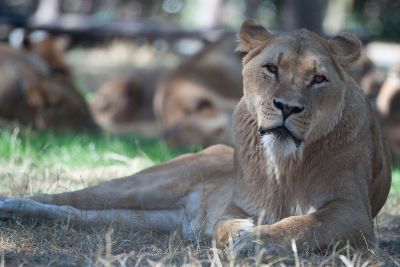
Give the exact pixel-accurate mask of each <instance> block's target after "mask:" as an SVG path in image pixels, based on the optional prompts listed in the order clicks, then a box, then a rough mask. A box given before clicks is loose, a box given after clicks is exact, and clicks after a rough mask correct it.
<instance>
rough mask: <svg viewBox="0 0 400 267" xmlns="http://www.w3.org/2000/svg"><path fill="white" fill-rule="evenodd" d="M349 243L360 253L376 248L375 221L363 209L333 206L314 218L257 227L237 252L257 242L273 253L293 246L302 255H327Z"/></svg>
mask: <svg viewBox="0 0 400 267" xmlns="http://www.w3.org/2000/svg"><path fill="white" fill-rule="evenodd" d="M347 241H349V243H350V244H351V245H353V246H354V247H355V248H357V249H365V248H371V246H372V247H373V245H374V243H375V236H374V232H373V228H372V220H370V219H369V217H368V213H367V212H366V211H365V210H363V209H361V208H360V209H358V210H355V209H351V208H349V207H347V206H345V205H344V204H342V203H334V202H333V203H330V204H328V205H326V206H325V207H323V208H321V209H320V210H318V211H316V212H314V213H311V214H307V215H301V216H291V217H287V218H285V219H283V220H281V221H279V222H277V223H274V224H271V225H259V226H255V227H253V228H251V229H250V230H249V231H247V232H245V233H243V234H242V235H241V236H240V237H239V238H237V240H235V242H234V251H235V253H236V254H238V253H239V254H242V253H241V252H242V251H243V250H245V251H247V250H248V248H249V246H250V247H251V246H252V245H253V244H254V242H259V243H260V244H261V246H262V247H265V249H267V250H271V249H272V250H273V251H276V249H280V248H283V249H288V250H291V249H292V244H293V242H295V245H296V247H297V249H298V251H303V252H306V251H316V250H319V251H323V250H326V249H327V248H329V247H330V246H332V245H335V244H337V243H338V242H340V244H341V245H346V244H347Z"/></svg>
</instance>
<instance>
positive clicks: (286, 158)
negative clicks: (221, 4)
mask: <svg viewBox="0 0 400 267" xmlns="http://www.w3.org/2000/svg"><path fill="white" fill-rule="evenodd" d="M239 39H240V45H239V48H238V49H239V50H240V51H241V52H243V53H245V56H244V59H243V78H244V97H243V98H242V100H241V101H240V103H239V104H238V106H237V108H236V110H235V113H234V115H233V117H234V132H235V139H236V148H235V151H233V150H232V149H231V148H228V147H225V146H222V145H217V146H213V147H210V148H208V149H206V150H204V151H202V152H200V153H197V154H189V155H184V156H181V157H179V158H177V159H174V160H172V161H169V162H167V163H164V164H160V165H158V166H155V167H151V168H148V169H146V170H144V171H142V172H139V173H137V174H134V175H132V176H130V177H126V178H122V179H116V180H113V181H110V182H106V183H103V184H100V185H98V186H94V187H89V188H85V189H82V190H78V191H74V192H66V193H62V194H56V195H41V196H35V197H32V198H29V199H5V200H3V201H1V202H0V211H1V213H0V214H1V216H3V217H10V216H33V217H35V218H37V217H43V218H53V219H57V220H67V219H70V220H72V221H75V222H78V223H88V224H92V223H98V222H108V223H110V222H113V223H115V224H127V225H130V226H132V227H133V228H134V229H137V230H143V229H157V230H161V231H173V230H175V229H180V230H181V231H182V233H183V235H184V236H185V237H186V238H193V237H194V236H196V235H197V234H198V233H202V234H204V235H208V236H211V235H212V236H213V238H214V239H215V240H216V243H217V246H218V247H219V248H222V249H224V248H226V247H227V246H228V244H230V242H229V240H230V239H231V238H232V240H233V244H234V245H235V248H238V249H240V248H241V247H243V245H246V244H250V243H251V241H252V240H253V239H254V238H256V236H259V238H260V240H261V241H262V242H263V244H264V246H268V247H272V246H278V247H283V248H287V247H289V248H290V246H291V240H294V241H295V242H296V244H297V247H298V249H300V250H317V249H325V248H327V247H329V246H330V245H331V244H334V243H335V242H337V241H346V240H348V241H350V242H351V243H352V244H353V245H355V246H356V247H358V248H363V247H366V246H367V245H368V244H370V243H371V244H373V243H374V241H375V235H374V230H373V218H374V217H375V216H376V215H377V213H378V212H379V210H380V209H381V208H382V206H383V204H384V203H385V200H386V198H387V195H388V192H389V187H390V182H391V170H390V158H389V153H388V149H387V148H386V146H385V144H384V142H383V140H382V134H381V130H380V128H379V126H378V124H377V122H376V120H375V119H374V117H373V116H372V115H371V111H370V106H369V103H368V101H367V100H366V98H365V96H364V95H363V93H362V91H361V90H360V88H359V87H358V86H357V85H356V84H355V83H354V81H353V80H352V79H351V78H350V77H349V75H348V74H347V73H346V72H345V70H344V69H345V68H346V67H348V66H349V65H351V64H352V62H354V61H355V60H356V59H357V57H358V55H359V54H360V49H361V44H360V41H359V40H358V39H357V38H356V37H355V36H353V35H352V34H349V33H343V34H341V35H339V36H337V37H335V38H334V39H332V40H325V39H322V38H321V37H319V36H317V35H316V34H314V33H311V32H309V31H307V30H298V31H293V32H289V33H279V34H278V33H277V34H272V33H270V32H268V31H267V30H266V29H265V28H263V27H262V26H260V25H257V24H255V23H254V22H252V21H246V22H245V23H244V24H243V25H242V27H241V30H240V33H239ZM257 221H258V222H260V225H257V226H255V222H257ZM230 237H231V238H230Z"/></svg>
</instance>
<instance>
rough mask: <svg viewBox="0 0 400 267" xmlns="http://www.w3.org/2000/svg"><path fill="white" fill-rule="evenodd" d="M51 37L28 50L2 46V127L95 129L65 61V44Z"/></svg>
mask: <svg viewBox="0 0 400 267" xmlns="http://www.w3.org/2000/svg"><path fill="white" fill-rule="evenodd" d="M60 40H61V39H58V38H57V37H47V38H45V39H44V40H42V41H40V42H38V43H32V44H30V43H27V44H26V47H25V48H24V49H22V48H21V49H15V48H12V47H9V46H7V45H0V127H4V126H8V125H9V124H10V123H13V122H18V123H20V124H21V125H30V126H32V127H34V128H36V129H54V130H82V129H95V128H96V126H95V123H94V122H93V120H92V117H91V115H90V112H89V108H88V106H87V104H86V102H85V100H84V99H83V97H82V96H81V95H80V94H79V92H78V91H77V90H76V89H75V86H74V84H73V78H72V74H71V72H70V70H69V68H68V67H67V65H66V63H65V62H64V60H63V58H62V57H61V55H62V53H63V52H64V49H65V47H64V43H62V42H61V41H60Z"/></svg>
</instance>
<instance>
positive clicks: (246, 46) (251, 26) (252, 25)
mask: <svg viewBox="0 0 400 267" xmlns="http://www.w3.org/2000/svg"><path fill="white" fill-rule="evenodd" d="M238 37H239V45H238V47H237V49H236V50H237V51H239V52H241V53H243V54H247V53H248V52H249V51H250V50H252V49H254V48H257V47H260V46H262V45H265V44H266V42H267V41H268V39H270V38H271V37H272V34H271V33H270V32H268V31H267V29H265V28H264V27H263V26H261V25H260V24H257V23H256V22H255V21H254V20H246V21H244V22H243V23H242V26H241V27H240V31H239V34H238Z"/></svg>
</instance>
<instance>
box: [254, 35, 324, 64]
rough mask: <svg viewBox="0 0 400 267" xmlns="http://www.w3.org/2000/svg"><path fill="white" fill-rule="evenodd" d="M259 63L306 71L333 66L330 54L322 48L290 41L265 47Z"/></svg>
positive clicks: (259, 57) (278, 42)
mask: <svg viewBox="0 0 400 267" xmlns="http://www.w3.org/2000/svg"><path fill="white" fill-rule="evenodd" d="M258 61H261V62H266V63H267V62H271V63H275V64H277V65H279V66H281V67H286V68H295V69H299V68H300V69H304V70H315V69H326V68H327V67H328V66H329V65H330V64H331V59H330V57H329V54H328V53H326V51H324V50H323V49H322V48H319V47H313V46H307V45H306V44H304V43H299V44H294V43H293V42H288V41H277V42H275V43H274V44H273V45H270V46H267V47H265V48H264V49H263V51H261V53H260V54H259V56H258Z"/></svg>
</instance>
